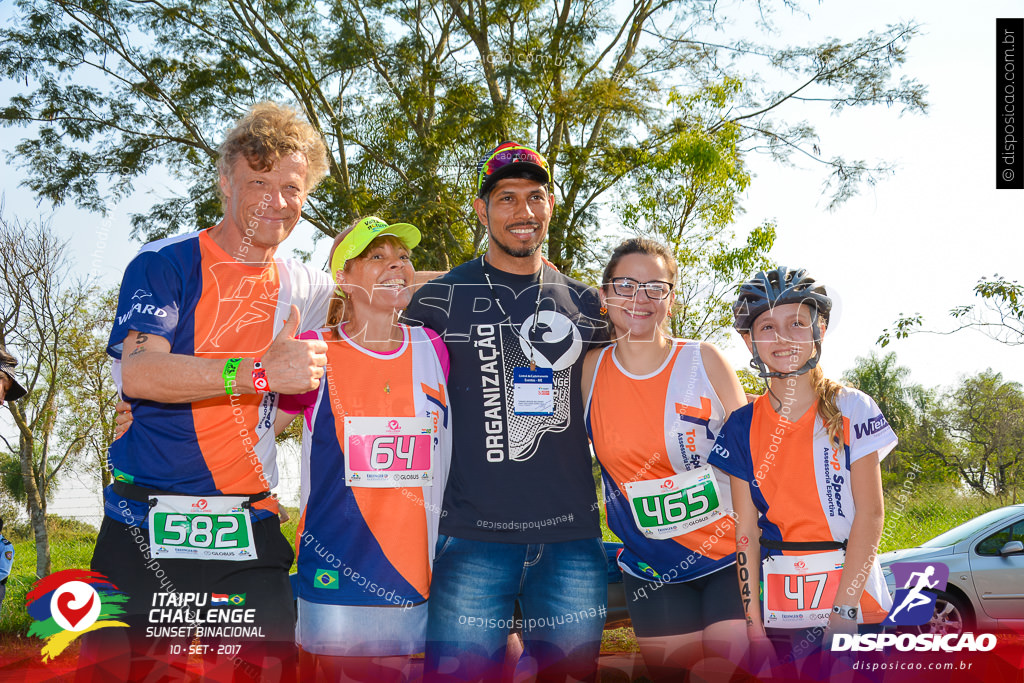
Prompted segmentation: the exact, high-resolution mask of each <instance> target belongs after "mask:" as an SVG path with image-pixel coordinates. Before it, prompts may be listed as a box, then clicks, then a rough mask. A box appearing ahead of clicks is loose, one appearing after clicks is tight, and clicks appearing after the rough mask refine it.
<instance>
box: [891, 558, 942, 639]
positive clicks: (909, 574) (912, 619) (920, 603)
mask: <svg viewBox="0 0 1024 683" xmlns="http://www.w3.org/2000/svg"><path fill="white" fill-rule="evenodd" d="M891 568H892V574H893V577H894V578H895V579H896V586H897V588H896V594H895V595H894V596H893V600H892V609H891V610H889V616H887V617H886V618H885V621H883V622H882V624H883V625H884V626H920V625H921V624H926V623H928V621H929V620H930V619H931V618H932V613H933V612H934V611H935V593H934V592H926V591H941V590H945V589H946V582H947V581H948V580H949V567H947V566H946V565H944V564H942V563H940V562H935V563H932V562H896V563H894V564H892V565H891ZM899 586H902V588H899Z"/></svg>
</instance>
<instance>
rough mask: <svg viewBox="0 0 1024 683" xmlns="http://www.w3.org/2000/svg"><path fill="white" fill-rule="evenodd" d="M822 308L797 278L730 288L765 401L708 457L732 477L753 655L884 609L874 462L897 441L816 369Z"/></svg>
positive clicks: (824, 322) (851, 625) (824, 321)
mask: <svg viewBox="0 0 1024 683" xmlns="http://www.w3.org/2000/svg"><path fill="white" fill-rule="evenodd" d="M831 309H832V300H831V299H830V298H829V297H828V295H827V294H826V292H825V288H824V287H822V286H821V285H820V284H818V283H817V282H815V280H814V279H813V278H811V277H809V276H807V274H806V272H805V271H804V270H796V271H792V270H789V269H787V268H782V267H780V268H778V269H776V270H771V271H768V272H763V273H758V274H757V275H756V276H755V277H754V278H753V279H752V280H750V281H749V282H747V283H745V284H744V285H742V286H741V287H740V292H739V297H738V298H737V300H736V303H735V304H734V306H733V313H734V315H735V319H736V329H737V331H739V333H740V334H741V336H742V337H743V340H744V342H745V343H746V344H747V347H748V348H749V349H750V351H751V353H752V355H753V360H752V361H751V366H752V367H754V368H755V369H756V370H757V371H758V373H759V374H760V376H761V377H764V378H766V379H767V381H768V392H767V393H766V394H765V395H764V396H761V397H759V398H758V399H757V400H755V401H754V402H753V403H752V404H750V405H747V406H744V407H743V408H740V409H739V410H737V411H736V412H734V413H733V414H732V415H731V416H730V418H729V420H728V421H727V422H726V425H725V427H724V428H723V430H722V432H721V433H720V434H719V435H718V440H717V442H716V443H715V446H714V448H713V450H712V454H711V456H709V458H708V461H709V462H710V463H711V464H712V465H714V466H716V467H719V468H721V469H722V470H724V471H726V472H728V473H729V474H730V475H731V477H732V498H733V505H734V506H735V511H736V549H737V572H738V578H739V586H740V593H741V596H742V599H743V605H744V610H745V613H746V619H747V630H748V635H749V636H750V638H751V641H752V644H754V646H755V649H761V648H760V646H759V644H763V643H764V642H765V641H764V638H765V636H766V633H767V634H768V635H770V636H772V637H773V639H775V640H778V641H781V643H782V644H783V648H784V647H785V645H788V646H789V647H790V649H791V652H790V656H791V657H792V658H793V659H798V658H800V657H801V656H802V655H804V654H809V652H810V650H811V649H816V646H817V644H818V643H819V642H822V641H824V642H826V643H827V642H828V640H829V639H830V637H831V635H832V634H835V633H855V632H856V631H857V625H858V624H878V623H880V622H881V621H882V620H883V619H884V618H885V616H886V614H887V612H888V610H889V608H890V606H891V605H892V600H891V598H890V597H889V593H888V591H887V590H886V587H885V579H884V578H883V576H882V570H881V568H880V566H879V564H878V560H877V559H876V557H875V554H876V552H877V550H878V541H879V538H880V537H881V533H882V523H883V515H884V509H883V503H882V482H881V474H880V469H879V464H878V463H879V460H881V459H882V458H884V457H885V456H886V455H887V454H888V453H889V452H890V451H891V450H892V449H893V447H894V446H895V445H896V435H895V434H894V433H893V431H892V429H890V427H889V424H888V422H887V421H886V419H885V417H884V416H883V415H882V414H881V411H879V409H878V406H877V405H875V402H874V401H873V400H872V399H871V398H870V397H869V396H868V395H867V394H864V393H863V392H861V391H858V390H856V389H852V388H849V387H843V386H840V385H839V384H837V383H836V382H833V381H832V380H830V379H827V378H826V377H825V376H824V374H823V372H822V370H821V368H820V367H819V366H818V360H819V359H820V357H821V347H822V338H823V336H824V334H825V331H826V329H827V327H828V320H829V313H830V312H831ZM759 515H760V516H759ZM762 581H763V585H764V602H763V603H762V602H761V601H759V600H758V592H759V584H760V583H761V582H762ZM798 641H799V642H798ZM781 655H782V652H780V656H781Z"/></svg>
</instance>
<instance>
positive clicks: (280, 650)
mask: <svg viewBox="0 0 1024 683" xmlns="http://www.w3.org/2000/svg"><path fill="white" fill-rule="evenodd" d="M252 533H253V541H254V544H255V548H256V556H257V557H256V559H254V560H244V561H240V562H232V561H228V560H193V559H181V558H159V559H152V558H151V557H150V555H149V531H148V530H147V529H142V528H139V527H129V526H127V525H125V524H122V523H121V522H119V521H117V520H114V519H111V518H109V517H104V519H103V524H102V526H100V532H99V535H98V536H97V538H96V549H95V551H94V553H93V557H92V563H91V568H92V570H93V571H97V572H100V573H102V574H104V575H105V576H106V577H107V578H109V579H110V581H111V582H112V583H113V584H114V585H115V586H117V588H118V590H119V591H121V592H122V593H125V594H126V595H128V596H129V600H128V601H127V602H126V603H125V615H124V616H123V617H120V620H121V621H123V622H125V623H127V624H128V628H127V629H123V628H105V629H100V630H98V631H96V632H95V633H89V634H86V638H85V639H83V644H82V647H83V654H88V657H87V659H89V660H90V661H91V662H92V663H93V664H96V665H99V669H98V670H95V671H94V672H93V675H92V676H88V677H82V676H79V678H78V680H103V679H104V678H105V679H106V680H108V681H109V680H110V678H109V676H110V675H112V674H113V673H114V671H115V670H117V671H120V666H121V664H118V662H117V661H115V660H126V661H127V660H130V666H131V671H132V672H133V673H132V674H131V675H130V677H129V678H127V679H125V678H122V679H121V680H135V678H133V677H131V676H135V675H136V674H135V673H134V672H136V671H137V670H138V666H137V665H138V663H139V662H138V660H149V665H148V667H152V666H157V667H159V668H161V669H163V670H168V669H169V670H171V671H173V670H176V669H180V668H181V667H182V666H184V665H185V660H187V656H188V654H189V650H190V648H191V649H192V654H193V656H195V655H197V654H200V655H202V656H203V657H204V658H206V659H209V660H211V661H213V660H217V661H220V662H221V665H222V666H223V667H226V668H225V669H224V671H223V675H217V674H214V675H212V676H209V677H208V678H209V679H210V680H214V681H219V680H282V679H283V680H289V679H290V678H291V677H292V675H293V674H292V673H291V672H290V671H288V670H287V668H288V667H293V666H294V663H295V661H294V660H295V657H296V655H297V651H296V649H295V601H294V598H293V596H292V589H291V584H290V582H289V580H288V571H289V569H290V568H291V566H292V562H293V560H294V559H295V553H294V552H293V551H292V548H291V546H290V545H289V544H288V541H287V540H286V539H285V537H284V536H283V535H282V534H281V523H280V520H279V519H278V517H277V516H274V517H270V518H267V519H262V520H259V521H257V522H253V524H252ZM172 593H173V594H177V595H181V594H185V593H191V594H196V595H202V596H204V597H205V600H206V605H205V606H204V607H202V608H200V609H198V610H197V609H195V608H191V609H192V611H193V614H195V613H198V614H199V615H200V617H202V615H204V614H205V613H207V612H208V611H210V610H212V609H214V608H212V606H211V602H210V601H211V600H212V594H213V593H220V594H224V595H244V606H230V607H218V608H216V609H219V610H243V609H244V610H247V611H248V610H252V611H251V612H249V614H250V615H251V619H252V620H251V621H239V622H229V623H199V621H197V620H196V619H195V618H194V617H191V618H190V617H186V618H185V619H179V618H178V616H177V615H174V614H170V613H168V612H166V611H165V610H174V609H175V607H174V606H173V605H170V604H168V602H169V600H170V599H171V598H170V594H172ZM161 594H162V595H161ZM161 603H162V604H161ZM153 610H157V611H156V612H153ZM162 611H163V612H162ZM196 626H199V627H200V628H203V629H204V631H203V632H201V633H200V637H199V638H198V639H197V638H195V636H194V635H190V634H189V633H187V632H185V631H182V630H178V631H177V632H174V633H173V634H171V633H170V632H169V631H159V630H155V629H159V628H160V627H164V628H170V627H186V628H187V627H193V628H195V627H196ZM211 627H213V628H216V627H222V628H223V629H224V630H221V631H217V630H205V629H210V628H211ZM238 627H243V628H244V629H245V630H244V631H242V630H240V629H239V628H238ZM191 633H193V634H194V633H195V632H194V631H193V632H191ZM89 636H92V638H89ZM129 652H130V654H129ZM127 665H128V664H125V666H127ZM110 667H113V668H110ZM268 668H273V669H275V670H276V671H275V674H278V675H268V674H269V673H270V672H269V671H268V670H267V669H268ZM282 669H285V670H284V671H282ZM99 670H105V675H98V674H97V671H99ZM146 672H147V674H150V675H151V674H152V669H150V668H147V669H146ZM172 678H173V674H172ZM154 680H155V679H154Z"/></svg>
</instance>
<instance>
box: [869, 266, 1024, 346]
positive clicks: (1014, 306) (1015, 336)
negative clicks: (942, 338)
mask: <svg viewBox="0 0 1024 683" xmlns="http://www.w3.org/2000/svg"><path fill="white" fill-rule="evenodd" d="M974 295H975V296H977V297H980V298H981V300H982V301H981V303H980V304H961V305H959V306H954V307H953V308H951V309H950V310H949V316H950V317H951V318H953V320H955V321H956V322H957V323H958V325H957V326H956V327H954V328H953V329H951V330H944V331H939V330H926V329H923V326H924V317H923V316H921V315H920V314H914V315H903V314H902V313H901V314H900V317H899V318H897V319H896V321H895V322H894V323H893V327H892V329H889V328H886V329H885V330H882V334H881V335H879V337H878V341H877V342H876V343H877V344H879V345H880V346H883V347H884V346H887V345H888V344H889V342H891V341H892V340H893V339H894V338H895V339H906V338H907V337H908V336H910V335H911V334H918V333H922V332H927V333H930V334H953V333H954V332H959V331H960V330H966V329H973V330H977V331H979V332H981V333H982V334H984V335H986V336H988V337H991V338H992V339H995V340H996V341H998V342H1001V343H1003V344H1006V345H1008V346H1019V345H1021V344H1024V286H1021V285H1020V284H1018V283H1017V281H1016V280H1012V281H1011V280H1007V279H1006V278H1005V277H1002V276H1000V275H999V274H998V273H997V274H995V275H993V276H992V279H991V280H990V279H988V278H985V277H982V278H981V279H980V280H978V282H977V284H975V285H974Z"/></svg>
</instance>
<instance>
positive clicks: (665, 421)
mask: <svg viewBox="0 0 1024 683" xmlns="http://www.w3.org/2000/svg"><path fill="white" fill-rule="evenodd" d="M676 271H677V265H676V261H675V258H674V257H673V255H672V252H671V251H670V250H669V249H668V248H667V247H665V246H664V245H662V244H659V243H657V242H654V241H652V240H648V239H640V238H638V239H630V240H627V241H626V242H623V243H622V244H620V245H619V246H618V247H617V248H616V249H615V251H614V252H613V254H612V257H611V260H610V261H609V262H608V265H607V267H606V268H605V270H604V277H603V280H602V285H601V289H600V298H601V303H602V309H601V310H602V313H603V314H604V315H607V318H608V320H609V321H610V323H611V325H612V327H613V335H612V337H613V339H614V343H613V344H612V345H611V346H607V347H604V348H602V349H595V350H593V351H591V352H590V353H589V354H588V356H587V359H586V364H585V365H584V375H583V392H584V401H585V404H586V415H587V427H588V430H589V433H590V437H591V441H592V442H593V445H594V451H595V453H596V455H597V459H598V461H599V462H600V465H601V476H602V481H603V484H604V486H603V488H604V499H605V504H606V507H607V512H608V526H609V528H610V529H611V530H612V531H613V532H614V533H615V534H616V535H617V536H618V537H619V538H620V539H621V540H622V542H623V544H624V548H623V549H622V551H621V552H620V554H619V558H618V561H619V566H620V567H621V568H622V570H623V577H624V583H625V588H626V601H627V605H628V608H629V613H630V617H631V619H632V622H633V630H634V632H635V633H636V636H637V641H638V643H639V646H640V652H641V654H642V655H643V657H644V662H645V663H646V665H647V669H648V671H649V673H650V674H651V677H652V678H654V679H655V680H680V678H681V675H682V674H683V672H688V671H693V670H695V669H696V670H697V671H698V672H700V673H699V674H698V675H702V676H703V677H705V678H706V677H708V676H711V677H712V678H715V679H717V678H719V677H724V678H723V680H726V679H727V678H728V675H729V674H730V673H731V672H732V671H733V670H734V668H735V664H732V662H736V661H739V658H740V655H741V654H742V653H743V651H744V645H745V641H746V635H745V624H744V620H743V607H742V603H741V601H740V594H739V590H738V588H737V585H736V571H735V569H734V568H733V565H734V564H735V562H736V543H735V538H734V532H735V525H734V523H733V519H732V517H731V516H730V514H729V513H730V512H731V509H732V503H731V500H730V491H729V486H728V479H727V478H726V477H724V476H723V475H722V474H721V473H718V472H717V471H715V470H713V469H712V468H709V467H708V466H707V456H708V454H709V453H710V451H711V448H712V446H713V445H714V443H715V437H716V436H717V433H718V431H719V430H720V429H721V427H722V424H723V423H724V422H725V419H726V417H727V416H728V415H729V413H731V412H732V411H733V410H735V409H737V408H739V407H740V406H742V405H744V404H745V403H746V400H745V398H744V394H743V390H742V389H741V388H740V384H739V381H738V380H737V378H736V374H735V373H734V372H733V371H732V369H730V368H729V366H728V364H727V363H726V361H725V359H724V358H723V357H722V354H721V352H719V350H718V349H717V348H715V347H714V346H713V345H711V344H708V343H705V342H699V341H691V340H686V339H673V338H672V337H671V336H670V335H669V334H668V333H667V331H666V329H667V321H668V318H669V315H670V314H671V308H672V301H673V299H672V292H673V290H674V289H675V286H676Z"/></svg>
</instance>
